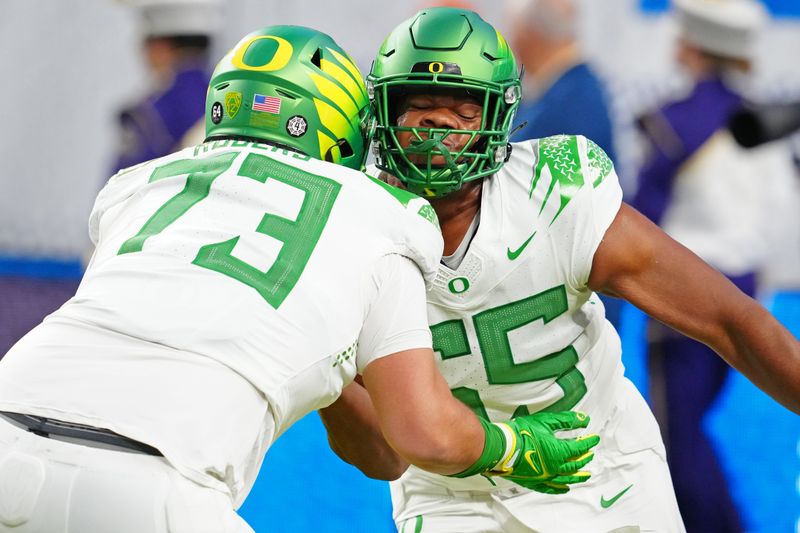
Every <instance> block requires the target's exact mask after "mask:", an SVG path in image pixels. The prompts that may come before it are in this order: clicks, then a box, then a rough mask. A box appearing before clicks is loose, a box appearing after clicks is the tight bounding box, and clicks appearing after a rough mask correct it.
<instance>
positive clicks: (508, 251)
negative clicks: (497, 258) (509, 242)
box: [506, 231, 536, 261]
mask: <svg viewBox="0 0 800 533" xmlns="http://www.w3.org/2000/svg"><path fill="white" fill-rule="evenodd" d="M534 235H536V232H535V231H534V232H533V233H531V236H530V237H528V238H527V239H526V240H525V242H523V243H522V246H520V247H519V248H517V249H516V250H513V251H512V250H511V248H508V249H506V254H508V260H509V261H513V260H514V259H516V258H517V257H519V254H521V253H522V250H524V249H525V247H526V246H528V243H529V242H531V240H532V239H533V237H534Z"/></svg>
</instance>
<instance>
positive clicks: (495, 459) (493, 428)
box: [450, 417, 507, 477]
mask: <svg viewBox="0 0 800 533" xmlns="http://www.w3.org/2000/svg"><path fill="white" fill-rule="evenodd" d="M478 420H480V422H481V425H482V426H483V432H484V434H485V439H484V444H483V453H481V456H480V457H478V460H477V461H475V463H473V465H472V466H470V467H469V468H467V469H466V470H464V471H463V472H459V473H458V474H451V475H450V477H469V476H474V475H476V474H483V473H484V472H486V471H487V470H491V469H492V468H494V467H495V465H497V463H499V462H500V461H501V460H502V459H503V458H504V457H505V455H506V451H507V450H506V447H507V441H506V436H505V434H504V433H503V430H502V429H500V428H499V427H498V426H497V425H495V424H492V423H491V422H489V421H487V420H484V419H483V418H480V417H478Z"/></svg>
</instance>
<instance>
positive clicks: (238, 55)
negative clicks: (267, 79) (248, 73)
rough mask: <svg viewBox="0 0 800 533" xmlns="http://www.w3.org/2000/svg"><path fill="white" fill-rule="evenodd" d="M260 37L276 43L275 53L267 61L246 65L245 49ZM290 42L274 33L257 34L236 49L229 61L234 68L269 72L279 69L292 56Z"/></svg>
mask: <svg viewBox="0 0 800 533" xmlns="http://www.w3.org/2000/svg"><path fill="white" fill-rule="evenodd" d="M262 39H271V40H273V41H275V42H276V43H278V49H277V50H275V53H274V54H272V58H271V59H270V60H269V61H267V62H266V63H265V64H263V65H248V64H247V63H245V62H244V54H245V53H246V52H247V50H249V49H250V46H252V45H253V43H255V42H256V41H260V40H262ZM293 50H294V49H293V48H292V43H290V42H289V41H287V40H286V39H281V38H280V37H275V36H274V35H257V36H256V37H253V38H252V39H248V40H247V41H245V42H244V43H242V45H241V46H240V47H239V48H238V49H237V50H236V52H235V53H234V54H233V59H231V63H233V66H234V67H236V68H240V69H242V70H257V71H260V72H271V71H274V70H280V69H282V68H283V67H285V66H286V65H287V64H288V63H289V60H290V59H291V58H292V51H293Z"/></svg>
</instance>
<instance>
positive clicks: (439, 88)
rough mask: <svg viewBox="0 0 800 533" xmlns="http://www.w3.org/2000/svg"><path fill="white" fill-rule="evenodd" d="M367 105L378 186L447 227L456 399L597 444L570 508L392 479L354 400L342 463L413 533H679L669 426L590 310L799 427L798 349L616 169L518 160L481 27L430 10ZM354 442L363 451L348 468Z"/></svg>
mask: <svg viewBox="0 0 800 533" xmlns="http://www.w3.org/2000/svg"><path fill="white" fill-rule="evenodd" d="M367 87H368V90H369V91H370V93H371V94H372V97H373V101H374V105H375V110H376V115H377V121H378V127H377V130H376V136H375V143H376V144H375V148H376V152H377V165H378V167H379V168H380V169H382V170H383V171H384V173H385V174H384V177H385V178H386V179H393V177H396V178H397V179H399V181H400V182H402V184H404V185H405V187H406V188H407V189H409V190H411V191H414V192H417V193H419V194H421V195H423V196H425V197H427V198H428V199H430V200H431V204H432V205H433V207H434V209H435V210H436V213H437V215H438V217H439V220H440V222H441V225H442V233H443V235H444V242H445V248H444V254H445V256H444V257H443V258H442V263H441V264H440V265H439V268H438V272H437V274H436V278H435V279H434V282H433V289H432V290H431V291H430V292H429V293H428V320H429V323H430V327H431V330H432V332H433V346H434V350H435V351H436V352H437V355H438V363H439V368H440V369H441V370H442V373H443V374H444V376H445V378H446V379H447V382H448V384H449V385H450V388H451V389H452V392H453V395H454V396H456V397H457V398H459V399H460V400H462V401H463V402H464V403H465V404H466V405H468V406H470V407H471V408H472V409H473V410H474V411H475V412H476V413H477V414H478V415H479V416H481V417H482V418H486V419H488V420H498V419H504V418H507V417H514V416H520V415H524V414H527V413H537V412H549V411H553V410H556V411H561V410H564V409H577V410H580V411H582V412H586V413H588V414H589V415H590V416H591V423H590V424H589V430H590V431H592V432H593V433H597V434H599V435H600V437H601V442H600V444H599V446H598V447H597V448H596V458H595V461H594V462H593V463H592V467H591V469H592V478H591V479H590V480H589V481H588V482H587V483H584V484H580V485H575V486H573V487H572V488H570V487H566V486H565V487H562V490H561V491H554V490H548V491H542V490H539V488H537V487H535V489H536V490H526V489H523V488H520V487H515V486H513V485H511V484H509V483H507V482H505V481H504V480H490V479H487V478H485V477H480V476H474V477H471V478H467V479H452V478H448V477H443V476H438V475H436V474H431V473H428V472H423V471H422V470H420V469H418V468H415V467H413V466H411V467H409V468H408V469H407V470H405V472H403V468H402V466H400V467H397V465H393V468H391V469H389V468H386V469H381V468H380V464H377V463H376V462H375V461H374V460H373V459H372V458H373V457H376V456H380V454H382V453H383V452H381V451H380V450H381V449H383V448H385V445H384V444H383V443H382V442H381V441H380V439H377V438H373V437H374V436H375V435H376V433H375V432H374V431H371V430H370V429H369V427H368V425H369V416H370V415H369V405H368V404H367V403H366V402H362V403H356V401H355V400H356V399H358V398H359V397H363V391H360V390H359V386H358V384H357V383H356V384H353V385H352V386H350V387H348V388H347V389H346V391H345V394H343V396H342V397H341V399H340V401H339V402H337V403H336V404H334V406H333V407H331V408H329V410H328V411H326V412H324V413H323V416H325V417H326V418H327V420H326V424H327V426H328V428H329V432H330V433H331V439H332V440H333V441H335V442H336V443H337V445H338V446H337V447H336V450H337V452H338V453H340V455H341V456H342V457H343V458H344V459H345V460H347V461H349V462H352V463H353V464H356V465H358V466H360V467H362V469H363V470H364V471H365V472H370V473H372V474H373V475H378V476H380V477H384V478H389V479H391V478H395V477H397V476H400V474H401V473H402V475H401V476H400V477H399V479H398V480H397V481H394V482H393V483H392V496H393V502H394V515H395V520H396V523H397V526H398V529H399V530H400V531H404V532H411V531H414V532H417V533H418V532H423V533H428V532H451V533H452V532H455V531H457V532H459V533H472V532H521V531H542V532H558V533H564V532H582V533H585V532H587V531H592V532H607V531H659V532H665V531H669V532H672V531H682V530H683V529H684V527H683V524H682V521H681V518H680V514H679V511H678V508H677V505H676V502H675V496H674V492H673V489H672V484H671V480H670V475H669V471H668V468H667V464H666V461H665V453H664V446H663V444H662V441H661V437H660V435H659V430H658V427H657V424H656V422H655V420H654V418H653V416H652V414H651V412H650V410H649V409H648V407H647V405H646V403H645V402H644V400H643V399H642V397H641V396H640V394H639V393H638V392H637V391H636V389H635V388H634V386H633V385H632V384H631V383H630V381H629V380H628V379H626V378H625V377H624V375H623V366H622V364H621V359H620V352H621V349H620V340H619V337H618V336H617V333H616V332H615V331H614V328H613V327H612V326H611V324H610V323H609V322H607V321H606V320H605V318H604V310H603V305H602V303H601V302H600V300H599V298H598V297H597V295H596V292H602V293H605V294H608V295H611V296H617V297H621V298H625V299H627V300H628V301H630V302H632V303H633V304H635V305H636V306H638V307H639V308H641V309H643V310H645V311H646V312H648V313H649V314H650V315H652V316H653V317H655V318H657V319H658V320H661V321H663V322H664V323H666V324H668V325H670V326H672V327H674V328H676V329H678V330H680V331H683V332H684V333H686V334H687V335H690V336H692V337H694V338H696V339H699V340H701V341H702V342H705V343H706V344H708V345H709V346H711V347H712V348H714V349H715V350H716V351H717V353H719V354H720V355H721V356H722V357H723V358H725V360H726V361H728V363H730V364H731V365H732V366H734V367H736V368H737V369H739V370H740V371H742V372H743V373H744V374H745V375H746V376H748V377H749V378H750V379H751V380H752V381H753V382H754V383H756V384H757V385H758V386H760V387H761V388H762V389H764V390H765V391H766V392H768V393H769V394H771V395H772V396H773V397H774V398H775V399H777V400H778V401H780V402H781V403H783V404H784V405H785V406H787V407H789V408H790V409H793V410H794V411H800V343H798V342H797V340H796V339H795V338H794V337H793V336H792V335H791V334H790V333H789V332H788V331H786V329H784V328H783V327H782V326H781V325H780V324H779V323H778V322H777V321H776V320H775V319H774V318H773V317H772V316H770V314H769V313H768V312H767V311H766V310H765V309H764V308H763V307H761V306H760V305H759V304H758V303H757V302H755V301H753V300H752V299H750V298H748V297H746V296H745V295H743V294H742V293H741V292H739V291H738V290H737V289H736V288H735V287H734V286H733V285H732V284H730V283H729V282H728V281H727V280H726V279H725V278H724V277H722V276H721V275H719V274H718V273H717V272H716V271H714V270H713V269H711V268H710V267H708V266H707V265H706V264H705V263H703V262H702V261H701V260H700V259H699V258H697V257H696V256H694V255H693V254H692V253H691V252H689V251H688V250H687V249H686V248H684V247H682V246H681V245H679V244H677V243H676V242H674V241H673V240H671V239H670V238H669V237H668V236H666V235H665V234H664V233H662V232H661V231H660V230H659V229H658V228H657V227H656V226H654V225H653V224H651V223H649V222H648V221H647V220H646V219H645V218H644V217H642V216H641V215H639V214H638V213H637V212H635V211H634V210H633V209H631V208H630V207H628V206H627V205H625V204H624V203H622V192H621V190H620V186H619V184H618V180H617V176H616V174H615V172H614V168H613V165H612V163H611V161H610V160H609V159H608V157H606V155H605V154H604V153H603V151H602V150H601V149H600V148H598V147H597V145H595V144H594V143H593V142H592V141H591V140H588V139H586V138H583V137H580V136H556V137H549V138H544V139H539V140H532V141H526V142H521V143H517V144H514V145H508V144H507V142H508V137H509V128H510V124H511V123H512V117H513V114H514V111H515V109H516V107H517V105H518V102H519V97H520V86H519V77H518V73H517V68H516V65H515V62H514V58H513V55H512V53H511V51H510V50H509V48H508V46H507V45H506V42H505V41H504V39H503V37H502V36H501V35H500V34H499V33H498V32H496V31H495V29H494V28H493V27H492V26H490V25H489V24H487V23H486V22H484V21H483V20H482V19H481V18H480V17H479V16H478V15H477V14H475V13H473V12H470V11H464V10H459V9H453V8H432V9H429V10H424V11H421V12H420V13H418V14H417V15H415V16H414V17H412V18H411V19H409V20H408V21H406V22H403V23H402V24H401V25H400V26H398V27H397V28H396V29H395V30H394V31H393V32H392V33H391V34H390V35H389V36H388V38H387V39H386V41H385V42H384V43H383V45H382V47H381V49H380V51H379V53H378V55H377V58H376V59H375V62H374V63H373V67H372V71H371V73H370V75H369V76H368V78H367ZM563 112H564V113H569V112H570V110H569V109H564V110H563ZM331 409H335V410H336V414H337V416H336V417H335V418H334V417H330V416H328V412H330V410H331ZM348 409H349V413H348V415H349V417H348V418H345V415H344V413H345V412H347V410H348ZM359 409H360V410H359ZM359 424H362V427H359ZM347 436H351V437H358V438H359V441H357V442H356V443H355V444H352V445H350V447H347V448H346V447H345V446H344V445H343V444H342V442H341V441H342V440H344V439H345V438H346V437H347ZM697 468H699V469H702V468H703V465H702V464H698V465H697ZM549 488H550V489H552V488H553V487H552V486H551V487H549ZM546 492H551V493H552V492H560V493H561V494H556V495H553V494H547V493H546Z"/></svg>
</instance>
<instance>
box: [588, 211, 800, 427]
mask: <svg viewBox="0 0 800 533" xmlns="http://www.w3.org/2000/svg"><path fill="white" fill-rule="evenodd" d="M589 287H590V288H591V289H593V290H596V291H598V292H602V293H604V294H608V295H611V296H617V297H620V298H624V299H626V300H628V301H629V302H631V303H632V304H634V305H635V306H637V307H638V308H640V309H642V310H643V311H644V312H646V313H647V314H649V315H650V316H652V317H653V318H655V319H657V320H659V321H661V322H663V323H665V324H667V325H668V326H670V327H672V328H674V329H676V330H678V331H680V332H682V333H684V334H686V335H688V336H690V337H692V338H694V339H697V340H699V341H701V342H703V343H705V344H707V345H708V346H710V347H711V348H713V349H714V350H715V351H716V352H717V353H718V354H720V356H721V357H723V358H724V359H725V360H726V361H727V362H728V363H729V364H730V365H731V366H733V367H734V368H736V369H737V370H739V371H740V372H742V374H744V375H745V376H747V377H748V378H749V379H750V380H751V381H752V382H753V383H755V384H756V385H757V386H758V387H760V388H761V389H762V390H764V391H765V392H767V393H768V394H769V395H770V396H772V397H773V398H775V399H776V400H777V401H779V402H780V403H781V404H783V405H784V406H786V407H787V408H789V409H791V410H792V411H794V412H796V413H800V342H798V341H797V339H796V338H794V336H793V335H792V334H791V333H790V332H789V331H787V330H786V328H784V327H783V326H782V325H781V324H780V323H779V322H778V321H777V320H776V319H775V318H774V317H773V316H772V315H770V313H769V312H768V311H767V310H766V309H764V307H763V306H761V305H760V304H759V303H758V302H756V301H755V300H753V299H752V298H749V297H748V296H746V295H745V294H743V293H742V292H741V291H739V289H737V288H736V286H735V285H733V284H732V283H731V282H730V281H728V280H727V279H726V278H725V277H724V276H723V275H722V274H720V273H719V272H717V271H716V270H714V269H713V268H712V267H710V266H709V265H708V264H706V263H705V262H704V261H703V260H701V259H700V258H699V257H697V256H696V255H695V254H694V253H692V252H691V251H690V250H689V249H687V248H685V247H684V246H682V245H681V244H679V243H677V242H676V241H674V240H673V239H672V238H670V237H669V236H668V235H667V234H666V233H664V232H663V231H661V229H659V228H658V227H657V226H656V225H654V224H653V223H651V222H650V221H649V220H647V219H646V218H645V217H644V216H642V215H641V214H639V213H638V212H637V211H636V210H635V209H633V208H632V207H630V206H628V205H626V204H623V205H622V208H621V209H620V211H619V213H618V214H617V216H616V218H615V220H614V222H613V223H612V225H611V227H610V228H609V229H608V231H607V232H606V234H605V237H604V239H603V242H602V244H601V245H600V247H599V248H598V249H597V252H596V253H595V256H594V262H593V265H592V272H591V276H590V277H589Z"/></svg>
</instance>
